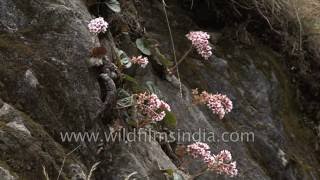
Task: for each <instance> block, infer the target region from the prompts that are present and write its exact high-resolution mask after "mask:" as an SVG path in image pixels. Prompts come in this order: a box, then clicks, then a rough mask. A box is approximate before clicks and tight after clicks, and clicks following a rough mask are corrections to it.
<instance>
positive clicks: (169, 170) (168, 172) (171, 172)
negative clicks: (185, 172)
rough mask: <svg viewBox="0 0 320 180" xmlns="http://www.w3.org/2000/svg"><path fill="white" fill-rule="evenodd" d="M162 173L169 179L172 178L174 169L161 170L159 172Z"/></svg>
mask: <svg viewBox="0 0 320 180" xmlns="http://www.w3.org/2000/svg"><path fill="white" fill-rule="evenodd" d="M161 171H162V172H163V173H167V174H168V175H169V176H170V177H173V173H174V169H172V168H170V169H163V170H161Z"/></svg>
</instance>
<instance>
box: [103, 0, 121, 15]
mask: <svg viewBox="0 0 320 180" xmlns="http://www.w3.org/2000/svg"><path fill="white" fill-rule="evenodd" d="M105 3H106V5H107V6H108V8H110V9H111V10H112V11H113V12H116V13H119V12H121V7H120V3H119V1H117V0H108V1H107V2H105Z"/></svg>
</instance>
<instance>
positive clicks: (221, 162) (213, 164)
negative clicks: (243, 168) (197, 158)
mask: <svg viewBox="0 0 320 180" xmlns="http://www.w3.org/2000/svg"><path fill="white" fill-rule="evenodd" d="M231 161H232V156H231V153H230V152H229V151H228V150H223V151H221V152H220V153H219V154H218V155H216V156H213V158H212V160H211V161H209V162H208V163H207V165H208V168H209V170H211V171H215V172H217V173H218V174H226V175H228V176H230V177H234V176H237V175H238V169H237V163H236V162H235V161H233V162H231Z"/></svg>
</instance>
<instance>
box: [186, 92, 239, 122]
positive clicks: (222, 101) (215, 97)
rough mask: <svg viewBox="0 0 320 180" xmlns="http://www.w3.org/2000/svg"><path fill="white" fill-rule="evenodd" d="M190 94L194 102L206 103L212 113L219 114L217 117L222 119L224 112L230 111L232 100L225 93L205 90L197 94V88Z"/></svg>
mask: <svg viewBox="0 0 320 180" xmlns="http://www.w3.org/2000/svg"><path fill="white" fill-rule="evenodd" d="M192 94H193V101H194V103H196V104H206V105H207V106H208V107H209V108H210V109H211V110H212V112H213V113H214V114H217V115H218V116H219V119H223V118H224V116H225V114H227V113H229V112H231V110H232V108H233V104H232V101H231V100H230V99H229V98H228V97H227V96H226V95H223V94H210V93H208V92H207V91H203V92H202V93H200V94H199V92H198V90H197V89H194V90H193V91H192Z"/></svg>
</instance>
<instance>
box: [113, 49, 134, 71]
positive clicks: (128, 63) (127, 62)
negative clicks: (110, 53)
mask: <svg viewBox="0 0 320 180" xmlns="http://www.w3.org/2000/svg"><path fill="white" fill-rule="evenodd" d="M115 51H116V53H117V55H118V57H119V59H120V63H121V65H123V66H124V67H125V68H130V67H131V66H132V63H131V61H130V58H129V57H128V55H127V54H126V53H125V52H124V51H122V50H120V49H117V48H116V49H115Z"/></svg>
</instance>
